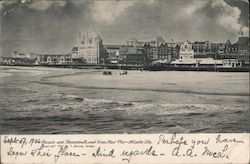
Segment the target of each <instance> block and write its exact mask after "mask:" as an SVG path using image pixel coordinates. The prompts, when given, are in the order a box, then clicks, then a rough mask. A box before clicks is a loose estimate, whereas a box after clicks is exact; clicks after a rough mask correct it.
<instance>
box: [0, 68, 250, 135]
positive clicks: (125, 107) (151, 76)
mask: <svg viewBox="0 0 250 164" xmlns="http://www.w3.org/2000/svg"><path fill="white" fill-rule="evenodd" d="M0 72H1V74H0V83H1V87H0V93H1V94H0V97H1V100H0V114H1V119H0V129H1V133H2V134H9V133H11V134H13V133H14V134H64V133H83V134H87V133H175V132H177V133H190V132H192V133H196V132H199V133H200V132H205V133H217V132H220V133H221V132H249V129H248V117H249V75H248V73H219V72H174V71H171V72H168V71H163V72H148V71H142V72H141V71H128V75H124V76H121V75H119V71H118V70H112V76H104V75H102V70H81V69H60V68H45V67H0Z"/></svg>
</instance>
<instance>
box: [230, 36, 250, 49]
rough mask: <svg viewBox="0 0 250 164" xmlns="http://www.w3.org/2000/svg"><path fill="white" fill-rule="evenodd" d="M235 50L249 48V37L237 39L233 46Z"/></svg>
mask: <svg viewBox="0 0 250 164" xmlns="http://www.w3.org/2000/svg"><path fill="white" fill-rule="evenodd" d="M233 47H235V48H249V37H239V40H238V42H237V43H235V44H233Z"/></svg>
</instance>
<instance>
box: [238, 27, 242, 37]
mask: <svg viewBox="0 0 250 164" xmlns="http://www.w3.org/2000/svg"><path fill="white" fill-rule="evenodd" d="M238 36H239V38H240V37H243V31H242V26H241V27H240V30H239V32H238Z"/></svg>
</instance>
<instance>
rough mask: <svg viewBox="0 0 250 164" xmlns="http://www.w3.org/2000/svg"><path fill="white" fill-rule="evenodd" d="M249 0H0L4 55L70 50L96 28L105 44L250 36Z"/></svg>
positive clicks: (213, 39)
mask: <svg viewBox="0 0 250 164" xmlns="http://www.w3.org/2000/svg"><path fill="white" fill-rule="evenodd" d="M248 7H249V3H248V1H247V0H242V1H238V0H140V1H139V0H126V1H124V0H119V1H118V0H116V1H112V0H106V1H97V0H88V1H87V0H85V1H84V0H60V1H59V0H58V1H52V0H51V1H42V0H39V1H35V0H5V1H3V0H2V1H1V0H0V14H1V17H0V25H1V26H0V28H1V33H0V48H1V49H0V50H1V51H0V53H1V54H0V55H1V56H9V55H11V52H12V51H15V50H16V51H20V52H36V53H41V52H44V53H45V52H46V53H68V52H70V50H71V48H72V47H73V46H75V45H77V37H78V32H79V31H81V32H82V33H86V32H87V31H89V32H90V31H93V30H95V31H97V32H98V33H99V34H100V35H101V38H102V40H103V42H104V44H124V43H125V42H126V40H127V39H129V38H131V37H136V38H137V39H138V40H142V41H146V40H153V39H155V38H156V36H157V35H159V36H163V37H164V39H165V40H166V41H170V40H171V39H173V40H174V41H183V40H190V41H205V40H210V41H212V42H225V41H226V40H228V39H229V40H231V41H232V42H236V41H237V39H238V31H239V29H240V27H242V28H243V31H244V34H245V35H249V34H248V31H249V29H248V28H249V26H248V17H249V15H248V13H249V9H248Z"/></svg>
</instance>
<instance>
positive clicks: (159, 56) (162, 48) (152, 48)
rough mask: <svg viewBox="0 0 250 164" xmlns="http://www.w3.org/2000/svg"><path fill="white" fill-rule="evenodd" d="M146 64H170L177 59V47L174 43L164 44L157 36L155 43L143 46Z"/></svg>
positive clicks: (147, 43)
mask: <svg viewBox="0 0 250 164" xmlns="http://www.w3.org/2000/svg"><path fill="white" fill-rule="evenodd" d="M143 48H144V53H145V56H146V59H147V61H148V63H151V62H153V61H158V60H159V61H165V62H171V61H172V60H174V59H176V58H178V54H179V45H178V44H176V43H166V42H165V41H164V40H163V38H162V37H160V36H158V37H157V39H156V41H151V42H146V43H145V44H144V46H143Z"/></svg>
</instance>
